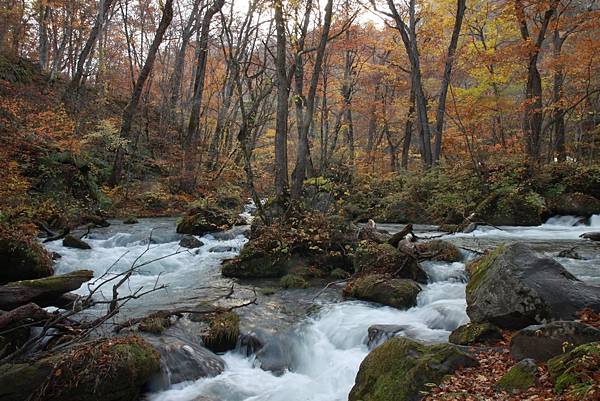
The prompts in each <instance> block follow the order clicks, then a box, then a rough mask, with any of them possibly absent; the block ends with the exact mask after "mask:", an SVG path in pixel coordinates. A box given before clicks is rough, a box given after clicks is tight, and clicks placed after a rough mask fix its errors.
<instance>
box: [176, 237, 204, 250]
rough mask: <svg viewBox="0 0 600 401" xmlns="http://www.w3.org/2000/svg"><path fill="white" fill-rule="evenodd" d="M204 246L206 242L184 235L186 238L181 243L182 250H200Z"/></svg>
mask: <svg viewBox="0 0 600 401" xmlns="http://www.w3.org/2000/svg"><path fill="white" fill-rule="evenodd" d="M202 245H204V242H202V241H200V240H199V239H198V238H196V237H194V236H193V235H189V234H187V235H184V237H183V238H182V239H181V240H180V241H179V246H180V247H182V248H188V249H196V248H200V247H201V246H202Z"/></svg>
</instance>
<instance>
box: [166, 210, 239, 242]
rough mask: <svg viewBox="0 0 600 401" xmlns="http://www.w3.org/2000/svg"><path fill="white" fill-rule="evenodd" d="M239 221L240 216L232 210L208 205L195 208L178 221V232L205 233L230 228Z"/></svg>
mask: <svg viewBox="0 0 600 401" xmlns="http://www.w3.org/2000/svg"><path fill="white" fill-rule="evenodd" d="M239 221H240V219H239V216H237V214H235V213H232V212H231V211H226V210H224V209H221V208H218V207H213V206H208V205H206V206H203V207H197V208H194V209H192V210H190V211H189V212H188V214H187V215H186V216H184V217H182V218H181V220H180V221H179V222H178V223H177V232H178V233H180V234H191V235H204V234H207V233H210V232H214V231H222V230H228V229H230V228H231V227H233V225H234V224H236V223H237V222H239Z"/></svg>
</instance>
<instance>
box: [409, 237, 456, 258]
mask: <svg viewBox="0 0 600 401" xmlns="http://www.w3.org/2000/svg"><path fill="white" fill-rule="evenodd" d="M417 250H418V251H419V256H420V257H423V258H427V259H431V260H437V261H440V262H460V261H461V260H462V255H461V253H460V250H459V249H458V248H457V247H456V245H454V244H452V243H451V242H448V241H444V240H440V239H436V240H432V241H428V242H425V243H420V244H417Z"/></svg>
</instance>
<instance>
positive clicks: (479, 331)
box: [449, 323, 502, 345]
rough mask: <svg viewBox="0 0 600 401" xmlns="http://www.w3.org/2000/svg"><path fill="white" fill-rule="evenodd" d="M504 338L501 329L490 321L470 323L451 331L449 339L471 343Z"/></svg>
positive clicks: (460, 343)
mask: <svg viewBox="0 0 600 401" xmlns="http://www.w3.org/2000/svg"><path fill="white" fill-rule="evenodd" d="M501 338H502V333H501V331H500V329H499V328H498V327H496V326H494V325H493V324H490V323H468V324H465V325H462V326H460V327H458V328H457V329H456V330H454V331H453V332H452V333H450V338H449V341H450V342H451V343H453V344H458V345H471V344H475V343H479V342H484V341H488V340H499V339H501Z"/></svg>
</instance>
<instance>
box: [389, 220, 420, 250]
mask: <svg viewBox="0 0 600 401" xmlns="http://www.w3.org/2000/svg"><path fill="white" fill-rule="evenodd" d="M408 234H411V235H413V236H414V233H413V225H412V224H407V225H405V226H404V228H403V229H402V230H400V231H398V232H397V233H396V234H394V235H392V237H391V238H390V239H388V241H387V242H388V244H390V245H391V246H393V247H394V248H398V244H399V243H400V241H402V240H403V239H404V237H406V236H407V235H408Z"/></svg>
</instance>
